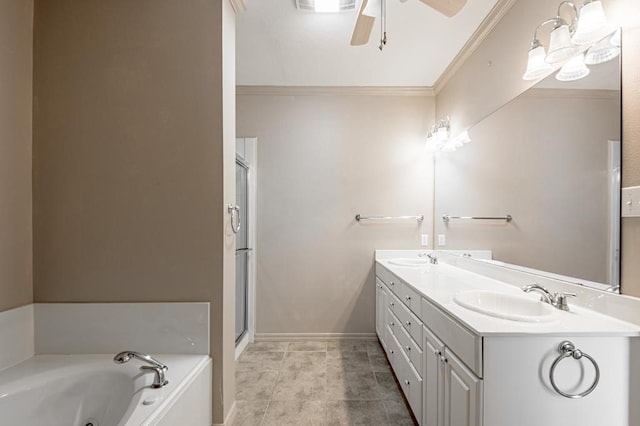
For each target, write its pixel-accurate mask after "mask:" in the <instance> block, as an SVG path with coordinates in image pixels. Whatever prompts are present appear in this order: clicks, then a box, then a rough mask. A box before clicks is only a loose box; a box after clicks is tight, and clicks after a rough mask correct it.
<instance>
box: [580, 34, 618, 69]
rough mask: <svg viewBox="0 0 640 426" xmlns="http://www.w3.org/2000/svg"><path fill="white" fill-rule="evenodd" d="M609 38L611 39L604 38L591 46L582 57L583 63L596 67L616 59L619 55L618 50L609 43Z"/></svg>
mask: <svg viewBox="0 0 640 426" xmlns="http://www.w3.org/2000/svg"><path fill="white" fill-rule="evenodd" d="M611 38H612V37H606V38H605V39H603V40H600V41H599V42H597V43H596V44H594V45H593V46H591V47H590V48H589V50H587V53H586V54H585V55H584V63H585V64H589V65H597V64H602V63H605V62H607V61H610V60H612V59H614V58H616V57H618V55H619V54H620V48H619V47H618V46H614V45H613V44H612V43H611Z"/></svg>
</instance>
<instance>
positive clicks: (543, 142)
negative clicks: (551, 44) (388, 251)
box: [435, 57, 621, 289]
mask: <svg viewBox="0 0 640 426" xmlns="http://www.w3.org/2000/svg"><path fill="white" fill-rule="evenodd" d="M589 69H590V74H589V75H588V76H587V77H585V78H582V79H580V80H577V81H570V82H561V81H558V80H557V79H556V76H555V73H554V74H552V75H550V76H549V77H547V78H546V79H544V80H542V81H540V82H539V83H538V84H536V85H535V86H534V87H533V88H531V89H529V90H528V91H526V92H524V93H523V94H521V95H520V96H518V97H517V98H516V99H514V100H512V101H511V102H509V103H508V104H506V105H504V106H503V107H501V108H500V109H498V110H497V111H495V112H494V113H492V114H491V115H490V116H488V117H487V118H485V119H483V120H481V121H480V122H479V123H477V124H476V125H474V126H472V127H471V128H470V129H469V131H468V132H469V137H470V138H471V142H470V143H468V144H466V145H464V146H463V147H462V148H461V149H458V150H456V151H455V152H438V153H437V154H436V168H435V182H436V188H435V213H436V215H435V222H436V223H435V233H436V234H445V235H446V247H442V248H446V249H489V250H491V251H492V253H493V259H494V261H499V262H504V263H506V264H509V265H513V266H514V267H515V266H516V265H517V266H518V267H524V268H531V269H534V270H537V271H544V272H546V273H551V274H557V275H562V276H565V277H571V279H570V280H571V281H573V282H576V283H579V284H583V285H589V286H592V287H595V288H601V289H607V288H608V287H611V288H615V287H616V286H617V285H618V283H619V275H620V249H619V246H620V243H619V240H620V210H619V208H620V162H621V140H620V139H621V106H620V105H621V102H620V96H621V76H620V59H619V57H616V58H615V59H613V60H609V61H607V62H604V63H601V64H598V65H590V66H589ZM444 215H450V216H463V217H469V216H475V217H496V216H506V215H511V217H512V218H513V219H512V220H511V221H506V220H472V219H451V220H449V221H445V220H443V216H444ZM611 288H610V289H611Z"/></svg>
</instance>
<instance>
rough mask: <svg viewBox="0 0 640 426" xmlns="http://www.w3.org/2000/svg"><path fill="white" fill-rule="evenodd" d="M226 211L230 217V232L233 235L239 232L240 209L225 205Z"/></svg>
mask: <svg viewBox="0 0 640 426" xmlns="http://www.w3.org/2000/svg"><path fill="white" fill-rule="evenodd" d="M227 211H228V212H229V214H230V215H231V230H232V231H233V233H234V234H237V233H238V232H240V225H241V224H240V207H239V206H234V205H232V204H227Z"/></svg>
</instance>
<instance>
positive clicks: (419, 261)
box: [389, 257, 429, 266]
mask: <svg viewBox="0 0 640 426" xmlns="http://www.w3.org/2000/svg"><path fill="white" fill-rule="evenodd" d="M389 263H391V264H392V265H399V266H423V265H428V264H429V259H423V258H421V257H397V258H395V259H390V260H389Z"/></svg>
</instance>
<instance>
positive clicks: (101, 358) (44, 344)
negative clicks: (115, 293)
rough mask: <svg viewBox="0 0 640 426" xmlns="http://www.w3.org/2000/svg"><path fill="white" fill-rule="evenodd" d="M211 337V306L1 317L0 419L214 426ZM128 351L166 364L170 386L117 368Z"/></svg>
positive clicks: (27, 309) (34, 311) (47, 307)
mask: <svg viewBox="0 0 640 426" xmlns="http://www.w3.org/2000/svg"><path fill="white" fill-rule="evenodd" d="M209 335H210V334H209V304H208V303H110V304H92V303H77V304H64V303H60V304H35V305H28V306H24V307H21V308H16V309H12V310H9V311H5V312H1V313H0V347H1V348H3V349H2V353H0V370H1V371H0V395H4V396H3V397H2V398H0V417H1V418H2V419H3V422H8V423H7V424H8V425H24V424H48V425H57V424H60V425H68V424H72V423H73V424H75V423H74V422H80V421H83V420H87V419H89V418H95V419H96V420H98V422H97V424H113V425H115V424H120V425H131V426H134V425H135V426H137V425H156V424H157V425H164V424H166V425H169V426H171V425H176V424H193V425H199V426H205V425H211V422H212V404H211V400H212V385H211V380H212V375H211V374H212V373H211V371H212V363H211V358H210V357H209V347H210V345H209ZM122 351H137V352H142V353H146V354H150V355H152V356H153V357H154V358H156V359H158V360H159V361H161V362H162V363H164V364H166V365H167V366H168V370H167V371H166V372H165V375H166V379H167V380H168V384H167V385H166V386H163V387H162V388H159V389H151V388H150V387H148V386H149V385H151V384H152V383H153V381H154V372H153V371H145V372H144V373H141V372H140V366H141V365H140V363H138V362H130V363H127V364H116V363H114V355H116V354H117V353H119V352H122ZM89 354H100V355H89ZM163 354H164V355H163ZM73 395H76V396H73ZM113 395H120V396H122V398H120V397H119V396H118V397H117V398H115V399H114V398H113ZM34 407H36V408H34ZM87 410H88V411H87ZM69 416H71V417H69ZM74 416H75V417H74ZM183 422H184V423H183ZM3 424H4V423H3ZM82 424H85V423H82Z"/></svg>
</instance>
